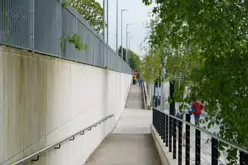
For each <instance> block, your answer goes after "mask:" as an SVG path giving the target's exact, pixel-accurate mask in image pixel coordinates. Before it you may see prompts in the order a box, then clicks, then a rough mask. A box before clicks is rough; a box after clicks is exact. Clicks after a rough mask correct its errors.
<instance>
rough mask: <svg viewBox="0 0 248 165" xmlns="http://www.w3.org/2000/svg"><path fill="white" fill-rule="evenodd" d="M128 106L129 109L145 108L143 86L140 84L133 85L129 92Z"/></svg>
mask: <svg viewBox="0 0 248 165" xmlns="http://www.w3.org/2000/svg"><path fill="white" fill-rule="evenodd" d="M126 108H128V109H144V104H143V96H142V88H141V87H140V86H138V85H132V86H131V90H130V92H129V95H128V98H127V102H126Z"/></svg>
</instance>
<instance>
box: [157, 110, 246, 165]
mask: <svg viewBox="0 0 248 165" xmlns="http://www.w3.org/2000/svg"><path fill="white" fill-rule="evenodd" d="M190 118H191V116H190V115H186V121H185V120H182V119H179V118H176V117H175V116H172V115H169V114H167V113H165V112H164V111H160V110H157V109H155V108H153V126H154V128H155V129H156V131H157V132H158V134H159V136H160V137H161V139H162V140H163V142H164V143H165V147H166V148H168V151H169V152H172V157H173V159H178V165H183V164H185V165H190V164H195V165H201V164H204V165H205V164H206V165H207V164H209V165H223V164H228V163H230V162H228V160H227V157H230V155H225V154H224V151H223V149H222V150H221V149H220V148H219V144H220V143H222V144H225V146H227V148H226V149H230V148H233V149H234V150H237V154H236V156H234V157H233V160H232V161H235V162H237V163H236V164H239V165H248V150H247V149H246V148H244V147H242V146H239V145H237V144H234V143H232V142H229V141H227V140H225V139H223V138H220V137H218V136H217V135H215V134H213V133H211V132H209V131H207V130H205V129H202V128H199V127H197V126H195V125H193V124H191V123H190ZM184 127H185V132H184V130H183V128H184ZM206 137H207V139H206ZM184 142H185V143H186V144H184ZM222 159H223V160H224V159H226V160H225V162H223V160H222Z"/></svg>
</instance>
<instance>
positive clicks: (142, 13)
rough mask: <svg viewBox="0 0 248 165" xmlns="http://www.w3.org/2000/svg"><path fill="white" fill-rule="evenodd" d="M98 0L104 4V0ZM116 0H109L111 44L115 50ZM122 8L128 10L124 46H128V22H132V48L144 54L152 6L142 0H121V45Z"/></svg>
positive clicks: (124, 23)
mask: <svg viewBox="0 0 248 165" xmlns="http://www.w3.org/2000/svg"><path fill="white" fill-rule="evenodd" d="M96 1H97V2H99V3H100V4H101V5H102V4H103V0H96ZM105 1H107V0H105ZM116 2H117V0H109V45H110V46H111V47H112V48H113V49H114V50H116V42H115V41H116ZM121 9H127V10H128V11H126V12H123V46H124V47H126V24H127V23H131V24H132V25H131V26H129V30H128V31H129V32H131V34H130V35H131V44H130V47H131V48H130V49H131V50H133V51H134V52H135V53H137V54H138V55H141V56H142V55H144V52H143V51H142V50H141V44H142V43H143V41H144V39H145V37H146V33H147V29H146V28H145V24H146V23H148V22H149V20H150V17H149V16H148V15H149V13H151V11H152V7H148V6H145V5H144V4H143V3H142V0H119V16H118V17H119V21H118V22H119V30H118V33H119V35H118V45H119V46H120V45H121V12H120V11H121ZM106 21H107V20H106Z"/></svg>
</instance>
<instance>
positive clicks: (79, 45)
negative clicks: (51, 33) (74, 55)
mask: <svg viewBox="0 0 248 165" xmlns="http://www.w3.org/2000/svg"><path fill="white" fill-rule="evenodd" d="M66 42H68V43H69V44H72V45H74V46H75V49H77V50H78V51H82V50H85V51H86V50H87V49H88V46H87V45H86V44H84V43H83V42H82V41H81V37H80V35H78V34H73V35H69V36H67V37H66V38H62V39H61V42H60V46H61V49H62V51H65V44H66Z"/></svg>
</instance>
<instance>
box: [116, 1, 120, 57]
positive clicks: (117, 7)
mask: <svg viewBox="0 0 248 165" xmlns="http://www.w3.org/2000/svg"><path fill="white" fill-rule="evenodd" d="M118 1H119V0H116V53H117V54H118V10H119V5H118Z"/></svg>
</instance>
